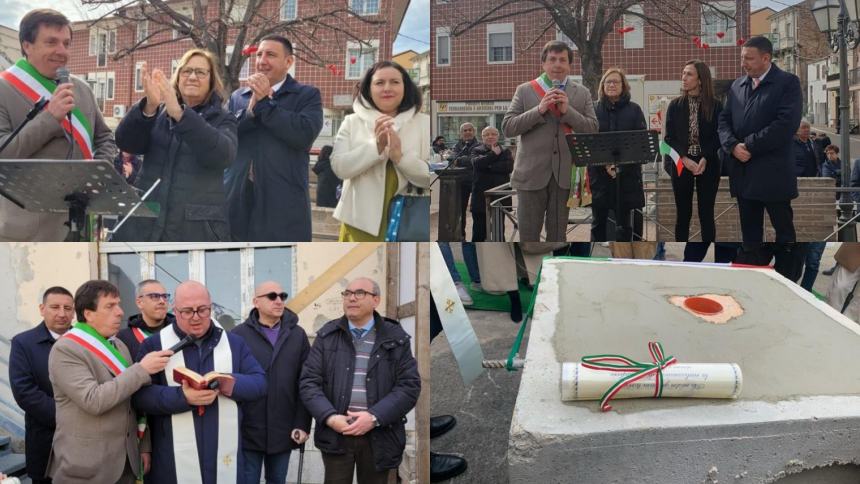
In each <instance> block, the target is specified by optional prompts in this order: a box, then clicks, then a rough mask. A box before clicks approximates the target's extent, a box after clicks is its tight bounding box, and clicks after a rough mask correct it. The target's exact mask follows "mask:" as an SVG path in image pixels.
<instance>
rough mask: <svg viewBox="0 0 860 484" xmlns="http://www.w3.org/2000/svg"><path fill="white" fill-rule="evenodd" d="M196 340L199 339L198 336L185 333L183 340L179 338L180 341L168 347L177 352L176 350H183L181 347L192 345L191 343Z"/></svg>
mask: <svg viewBox="0 0 860 484" xmlns="http://www.w3.org/2000/svg"><path fill="white" fill-rule="evenodd" d="M195 341H197V338H195V337H194V336H192V335H190V334H188V335H185V337H184V338H182V339H181V340H179V342H177V343H176V344H175V345H173V346H171V347H170V348H167V349H169V350H170V351H172V352H174V353H176V352H178V351H179V350H181V349H183V348H185V347H186V346H188V345H190V344H194V342H195Z"/></svg>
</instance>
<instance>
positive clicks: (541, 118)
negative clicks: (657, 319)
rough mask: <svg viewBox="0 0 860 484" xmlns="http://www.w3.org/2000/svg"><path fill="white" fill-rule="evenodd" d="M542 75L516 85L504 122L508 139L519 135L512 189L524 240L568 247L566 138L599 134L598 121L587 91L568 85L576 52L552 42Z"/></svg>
mask: <svg viewBox="0 0 860 484" xmlns="http://www.w3.org/2000/svg"><path fill="white" fill-rule="evenodd" d="M541 63H542V67H543V73H542V74H541V75H540V77H538V78H537V79H535V80H533V81H529V82H525V83H523V84H520V85H519V86H517V91H516V92H515V93H514V97H513V99H512V100H511V106H510V107H509V108H508V112H507V113H505V118H504V120H502V131H503V132H504V133H505V136H507V137H509V138H513V137H515V136H519V138H520V141H519V143H518V144H517V154H516V160H515V162H514V171H513V174H512V175H511V187H512V188H514V189H515V190H516V191H517V220H518V222H519V229H520V240H521V241H523V242H540V240H541V238H540V235H541V229H542V228H543V227H544V225H545V226H546V240H547V242H563V241H564V240H565V239H566V235H567V217H568V213H569V212H570V209H569V208H568V206H567V199H568V197H569V195H570V190H571V167H572V165H571V155H570V150H569V149H568V147H567V140H566V139H565V135H566V134H568V133H573V132H576V133H595V132H597V129H598V126H597V116H596V115H595V114H594V102H593V101H592V99H591V93H590V92H589V91H588V88H586V87H585V86H583V85H582V84H579V83H576V82H573V81H570V80H568V76H569V75H570V70H571V65H572V64H573V50H572V49H571V48H570V46H569V45H567V44H565V43H564V42H561V41H558V40H554V41H550V42H548V43H547V44H546V45H545V46H544V48H543V52H541Z"/></svg>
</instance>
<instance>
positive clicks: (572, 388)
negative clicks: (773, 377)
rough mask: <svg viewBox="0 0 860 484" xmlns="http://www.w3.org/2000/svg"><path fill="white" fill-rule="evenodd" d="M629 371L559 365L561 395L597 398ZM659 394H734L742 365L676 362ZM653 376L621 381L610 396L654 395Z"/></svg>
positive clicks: (737, 392)
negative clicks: (626, 381) (624, 382)
mask: <svg viewBox="0 0 860 484" xmlns="http://www.w3.org/2000/svg"><path fill="white" fill-rule="evenodd" d="M629 375H630V372H625V371H613V370H593V369H590V368H586V367H584V366H583V364H582V363H577V362H565V363H562V366H561V399H562V401H572V400H600V399H601V398H603V396H604V394H605V393H606V392H607V390H609V389H610V388H611V387H612V386H613V385H615V384H616V383H617V382H618V381H619V380H621V379H623V378H625V377H627V376H629ZM662 376H663V388H662V394H661V397H663V398H666V397H681V398H737V397H738V396H739V395H740V393H741V389H742V387H743V374H742V373H741V368H740V366H738V365H737V364H734V363H675V364H673V365H671V366H668V367H666V368H665V369H663V372H662ZM655 385H656V378H655V377H654V376H648V377H645V378H642V379H641V380H638V381H634V382H631V383H628V384H626V385H624V386H623V387H622V388H620V389H619V390H618V392H617V393H615V394H614V395H613V397H612V398H653V397H654V395H655Z"/></svg>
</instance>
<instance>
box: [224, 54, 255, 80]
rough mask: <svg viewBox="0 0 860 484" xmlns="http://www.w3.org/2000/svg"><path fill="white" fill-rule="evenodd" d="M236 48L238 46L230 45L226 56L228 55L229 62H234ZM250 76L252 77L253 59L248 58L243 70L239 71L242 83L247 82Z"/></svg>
mask: <svg viewBox="0 0 860 484" xmlns="http://www.w3.org/2000/svg"><path fill="white" fill-rule="evenodd" d="M235 48H236V46H233V45H228V46H227V48H226V49H225V52H224V54H226V55H227V62H230V61H231V60H233V51H234V50H235ZM240 55H241V51H240ZM250 76H251V58H250V57H247V58H245V61H244V62H242V68H241V69H239V80H240V81H244V80H247V79H248V78H249V77H250Z"/></svg>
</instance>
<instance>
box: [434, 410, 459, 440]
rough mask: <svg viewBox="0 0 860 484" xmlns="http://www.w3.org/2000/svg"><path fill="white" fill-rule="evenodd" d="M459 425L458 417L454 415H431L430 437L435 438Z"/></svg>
mask: <svg viewBox="0 0 860 484" xmlns="http://www.w3.org/2000/svg"><path fill="white" fill-rule="evenodd" d="M456 425H457V419H456V418H454V416H453V415H439V416H436V417H430V438H431V439H435V438H436V437H439V436H441V435H444V434H445V433H447V432H448V431H449V430H451V429H453V428H454V427H455V426H456Z"/></svg>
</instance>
